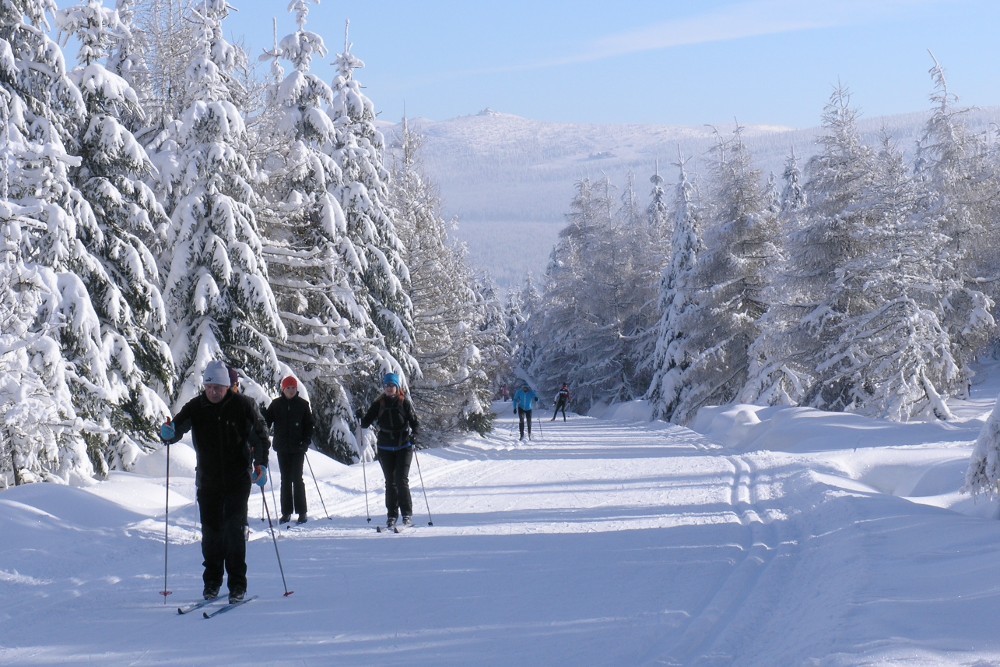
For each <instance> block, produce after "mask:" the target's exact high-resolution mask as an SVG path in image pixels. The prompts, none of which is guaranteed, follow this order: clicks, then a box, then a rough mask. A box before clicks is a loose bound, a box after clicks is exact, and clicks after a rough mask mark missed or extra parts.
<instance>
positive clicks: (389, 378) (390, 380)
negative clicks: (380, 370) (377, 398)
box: [382, 373, 399, 389]
mask: <svg viewBox="0 0 1000 667" xmlns="http://www.w3.org/2000/svg"><path fill="white" fill-rule="evenodd" d="M390 384H391V385H393V386H395V387H396V388H397V389H398V388H399V375H398V374H396V373H386V374H385V375H383V376H382V386H384V387H387V386H389V385H390Z"/></svg>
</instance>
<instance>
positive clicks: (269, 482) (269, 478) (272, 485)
mask: <svg viewBox="0 0 1000 667" xmlns="http://www.w3.org/2000/svg"><path fill="white" fill-rule="evenodd" d="M278 472H279V473H280V472H281V464H280V463H279V464H278ZM267 483H268V485H269V486H270V487H271V504H272V505H274V509H280V507H281V506H280V505H278V501H277V500H275V499H274V477H272V476H271V475H268V476H267ZM263 490H264V489H261V491H263ZM265 507H266V506H265Z"/></svg>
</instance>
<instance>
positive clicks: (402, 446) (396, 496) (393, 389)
mask: <svg viewBox="0 0 1000 667" xmlns="http://www.w3.org/2000/svg"><path fill="white" fill-rule="evenodd" d="M382 386H383V389H384V391H383V393H382V395H381V396H379V397H378V398H376V399H375V401H374V402H373V403H372V404H371V406H370V407H369V408H368V412H366V413H364V415H359V418H360V421H361V427H362V428H368V427H369V426H371V425H372V424H375V425H376V426H378V435H377V436H376V444H377V446H378V462H379V465H381V466H382V474H383V475H384V476H385V509H386V516H387V521H386V525H387V526H388V527H389V528H392V527H394V526H395V525H396V519H397V518H398V517H399V515H400V514H402V515H403V525H404V526H409V525H411V524H412V523H413V499H412V498H411V497H410V464H411V463H412V462H413V442H414V440H415V439H416V437H417V431H418V430H420V423H419V422H418V421H417V414H416V412H415V411H414V410H413V403H411V402H410V399H408V398H407V397H406V396H405V394H404V393H403V389H402V387H400V382H399V375H397V374H396V373H386V374H385V376H384V377H383V378H382Z"/></svg>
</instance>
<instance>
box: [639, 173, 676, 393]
mask: <svg viewBox="0 0 1000 667" xmlns="http://www.w3.org/2000/svg"><path fill="white" fill-rule="evenodd" d="M649 182H650V183H651V184H652V186H653V187H652V190H651V191H650V201H649V205H648V206H647V207H646V225H647V236H648V239H647V240H648V246H649V247H647V248H646V249H645V251H644V254H643V259H642V262H643V267H642V269H640V271H639V275H640V279H641V280H642V281H643V285H644V288H645V289H647V290H649V294H650V297H649V301H648V302H647V303H646V304H645V305H644V306H643V311H644V312H645V318H646V319H645V325H644V328H643V329H641V330H639V331H638V332H637V334H636V340H635V345H634V347H633V349H632V354H633V355H634V356H635V369H636V371H635V372H636V380H635V382H636V385H637V386H638V387H640V388H641V389H642V391H641V395H642V396H645V395H646V394H647V393H648V391H649V386H650V384H651V383H652V381H653V360H654V358H655V356H656V342H657V340H658V338H659V330H660V310H659V306H660V296H661V295H660V292H661V289H662V283H663V271H664V269H666V267H667V264H668V263H669V261H670V256H671V250H670V239H671V236H672V235H673V222H672V220H671V217H670V202H669V200H668V195H667V192H666V190H665V189H664V187H663V183H664V181H663V177H662V176H661V175H660V165H659V162H657V164H656V170H655V171H654V172H653V175H652V176H650V178H649Z"/></svg>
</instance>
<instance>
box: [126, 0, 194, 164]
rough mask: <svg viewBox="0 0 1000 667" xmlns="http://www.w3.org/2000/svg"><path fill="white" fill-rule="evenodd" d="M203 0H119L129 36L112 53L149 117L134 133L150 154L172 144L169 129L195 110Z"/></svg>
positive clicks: (133, 130)
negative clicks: (193, 74) (192, 85)
mask: <svg viewBox="0 0 1000 667" xmlns="http://www.w3.org/2000/svg"><path fill="white" fill-rule="evenodd" d="M203 1H204V0H117V2H118V11H119V18H120V19H121V20H122V21H123V22H125V23H126V25H127V26H128V28H129V32H128V34H127V36H125V38H124V39H122V40H119V41H118V43H117V44H116V45H115V49H114V52H113V53H112V62H111V65H112V70H113V71H114V72H115V73H117V74H119V75H121V76H122V77H123V78H125V79H126V80H127V81H128V82H129V83H130V84H131V85H132V87H133V89H134V90H135V91H136V93H137V95H138V96H139V103H140V105H141V106H142V108H143V110H144V112H145V117H144V123H143V125H142V126H139V127H131V128H129V129H131V130H132V132H133V134H135V136H136V138H137V139H138V140H139V141H140V143H142V144H143V145H144V146H145V147H146V148H147V150H149V149H151V148H152V147H155V146H156V145H157V144H159V142H161V141H168V140H169V133H168V132H167V130H168V128H170V127H171V124H172V123H173V122H174V121H175V120H176V119H177V118H179V117H180V116H181V114H183V113H184V112H185V110H186V109H188V107H189V106H190V105H191V101H192V100H191V98H190V96H189V86H188V80H189V74H188V72H189V70H190V68H191V66H192V63H194V62H195V61H196V60H198V59H200V58H201V57H202V52H203V49H202V39H201V38H200V37H199V33H201V32H202V31H203V28H202V26H201V21H200V20H199V19H198V18H197V17H196V16H194V14H193V12H195V11H196V10H197V8H200V7H203Z"/></svg>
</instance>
